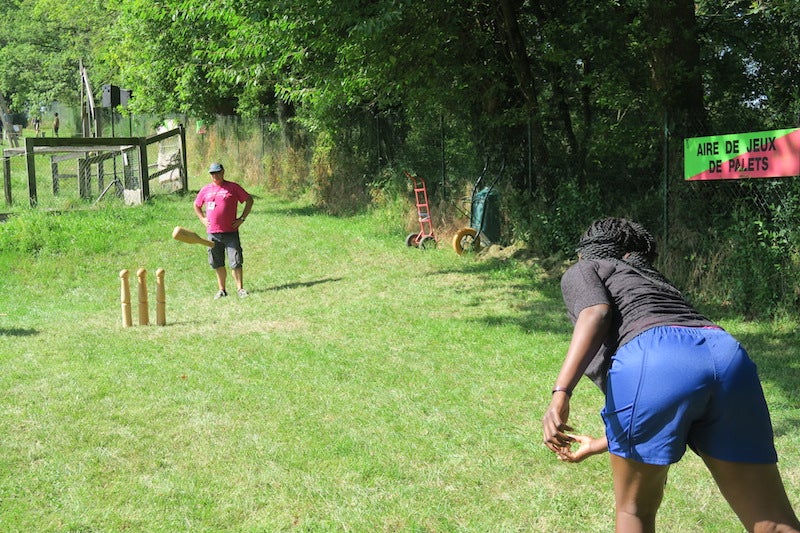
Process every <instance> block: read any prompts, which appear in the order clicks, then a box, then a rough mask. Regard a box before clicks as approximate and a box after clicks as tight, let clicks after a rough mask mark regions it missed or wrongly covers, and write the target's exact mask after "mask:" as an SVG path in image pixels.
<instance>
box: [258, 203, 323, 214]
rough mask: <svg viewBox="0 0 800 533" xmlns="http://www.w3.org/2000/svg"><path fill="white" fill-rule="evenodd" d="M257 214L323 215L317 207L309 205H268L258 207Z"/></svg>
mask: <svg viewBox="0 0 800 533" xmlns="http://www.w3.org/2000/svg"><path fill="white" fill-rule="evenodd" d="M259 214H260V215H261V214H267V215H281V216H287V217H313V216H320V215H324V214H325V213H324V212H323V211H322V210H320V209H319V208H316V207H314V206H310V205H309V206H302V207H274V208H269V207H268V208H265V209H259Z"/></svg>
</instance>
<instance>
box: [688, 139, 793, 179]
mask: <svg viewBox="0 0 800 533" xmlns="http://www.w3.org/2000/svg"><path fill="white" fill-rule="evenodd" d="M786 176H800V128H791V129H785V130H772V131H758V132H750V133H732V134H729V135H716V136H711V137H693V138H689V139H684V141H683V177H684V179H686V180H732V179H742V178H780V177H786Z"/></svg>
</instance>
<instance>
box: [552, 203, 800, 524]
mask: <svg viewBox="0 0 800 533" xmlns="http://www.w3.org/2000/svg"><path fill="white" fill-rule="evenodd" d="M655 256H656V248H655V239H653V237H652V235H651V234H650V233H649V232H648V231H647V230H645V229H644V228H643V227H642V226H641V225H639V224H637V223H635V222H631V221H629V220H625V219H619V218H608V219H602V220H598V221H595V222H594V223H592V225H591V226H590V227H589V229H588V230H587V231H586V233H584V235H583V237H582V238H581V240H580V245H579V248H578V261H577V263H575V264H574V265H572V266H571V267H570V268H569V269H568V270H567V272H566V273H565V274H564V276H563V277H562V279H561V291H562V293H563V296H564V303H565V304H566V306H567V312H568V314H569V316H570V318H571V319H572V320H573V322H574V324H575V328H574V330H573V333H572V340H571V341H570V344H569V348H568V349H567V352H566V355H565V357H564V362H563V364H562V366H561V371H560V372H559V374H558V377H557V378H556V381H555V387H554V388H553V394H552V398H551V401H550V406H549V407H548V408H547V411H546V412H545V415H544V418H543V421H542V425H543V433H544V442H545V444H546V445H547V447H548V448H549V449H550V450H551V451H553V452H554V453H556V454H557V455H558V457H559V458H560V459H561V460H563V461H567V462H573V463H576V462H580V461H582V460H583V459H585V458H586V457H589V456H591V455H595V454H598V453H603V452H605V451H609V452H610V463H611V472H612V476H613V480H614V499H615V504H616V505H615V507H616V531H617V532H652V531H655V522H656V513H657V512H658V508H659V506H660V505H661V500H662V498H663V496H664V486H665V484H666V481H667V472H668V471H669V468H670V465H671V464H673V463H677V462H678V461H679V460H680V459H681V457H682V456H683V454H684V453H685V452H686V447H687V446H688V447H689V448H691V449H692V451H694V452H695V453H696V454H697V455H699V456H700V458H701V459H702V460H703V462H704V463H705V465H706V467H707V468H708V470H709V471H710V472H711V474H712V476H713V477H714V481H715V482H716V483H717V486H718V487H719V489H720V492H721V493H722V495H723V496H724V497H725V499H726V500H727V501H728V504H729V505H730V506H731V508H732V509H733V511H734V512H735V513H736V515H737V516H738V517H739V520H740V521H741V522H742V524H743V525H744V527H745V529H746V530H747V531H756V532H767V531H770V532H786V533H788V532H797V531H798V530H800V521H798V519H797V516H796V514H795V513H794V511H793V509H792V506H791V502H790V501H789V498H788V496H787V494H786V489H785V488H784V485H783V482H782V480H781V476H780V473H779V472H778V467H777V462H778V455H777V452H776V451H775V444H774V438H773V431H772V423H771V421H770V416H769V410H768V408H767V402H766V400H765V398H764V393H763V391H762V388H761V383H760V382H759V378H758V374H757V372H756V365H755V364H754V363H753V361H752V360H751V359H750V357H749V356H748V355H747V352H745V350H744V348H742V346H741V345H740V344H739V343H738V342H737V341H736V339H734V338H733V337H732V336H731V335H730V334H729V333H727V332H726V331H725V330H723V329H722V328H720V327H719V326H717V325H716V324H714V323H713V322H711V321H710V320H708V319H707V318H706V317H704V316H703V315H701V314H700V313H698V312H697V311H696V310H695V309H694V308H693V307H692V306H691V305H690V304H689V303H688V302H687V301H686V300H685V299H684V297H683V296H682V295H681V293H680V292H679V291H678V289H677V288H675V286H674V285H672V283H670V282H669V281H668V280H667V279H666V278H665V277H664V276H663V275H662V274H661V273H660V272H658V271H657V270H656V269H655V268H654V267H653V264H652V262H653V260H654V259H655ZM582 374H586V375H587V376H588V377H589V378H591V379H592V380H593V381H594V382H595V383H596V384H597V385H598V386H599V387H600V389H601V390H602V391H603V392H604V393H605V395H606V401H605V407H604V408H603V410H602V412H601V415H602V417H603V420H604V422H605V436H604V437H601V438H591V437H586V436H583V435H574V434H572V429H571V428H570V427H569V426H568V425H567V418H568V417H569V402H570V397H571V396H572V392H573V390H574V389H575V386H576V385H577V384H578V381H579V380H580V377H581V375H582ZM574 443H578V444H580V447H579V448H578V449H576V450H573V449H572V448H571V447H572V445H573V444H574ZM665 528H668V526H665Z"/></svg>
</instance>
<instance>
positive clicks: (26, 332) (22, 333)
mask: <svg viewBox="0 0 800 533" xmlns="http://www.w3.org/2000/svg"><path fill="white" fill-rule="evenodd" d="M38 334H39V330H37V329H27V328H0V337H4V336H6V337H32V336H34V335H38Z"/></svg>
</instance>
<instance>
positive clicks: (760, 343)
mask: <svg viewBox="0 0 800 533" xmlns="http://www.w3.org/2000/svg"><path fill="white" fill-rule="evenodd" d="M735 337H736V338H737V339H738V340H739V342H741V343H742V346H744V347H745V349H746V350H747V353H749V354H750V357H751V358H752V359H753V361H755V363H756V365H758V375H759V377H760V378H761V381H762V382H765V383H766V382H769V383H772V384H774V385H775V386H777V387H779V388H780V389H782V390H783V391H784V392H785V394H786V396H787V397H789V398H790V399H791V398H793V397H797V390H798V385H800V357H799V356H800V350H798V348H797V346H798V345H800V331H797V330H792V331H785V332H778V333H775V332H769V333H736V334H735ZM790 401H791V400H790ZM798 429H800V417H797V416H795V417H789V418H782V419H781V420H779V421H777V423H775V427H774V430H775V435H777V436H780V435H785V434H787V433H796V432H797V430H798Z"/></svg>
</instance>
